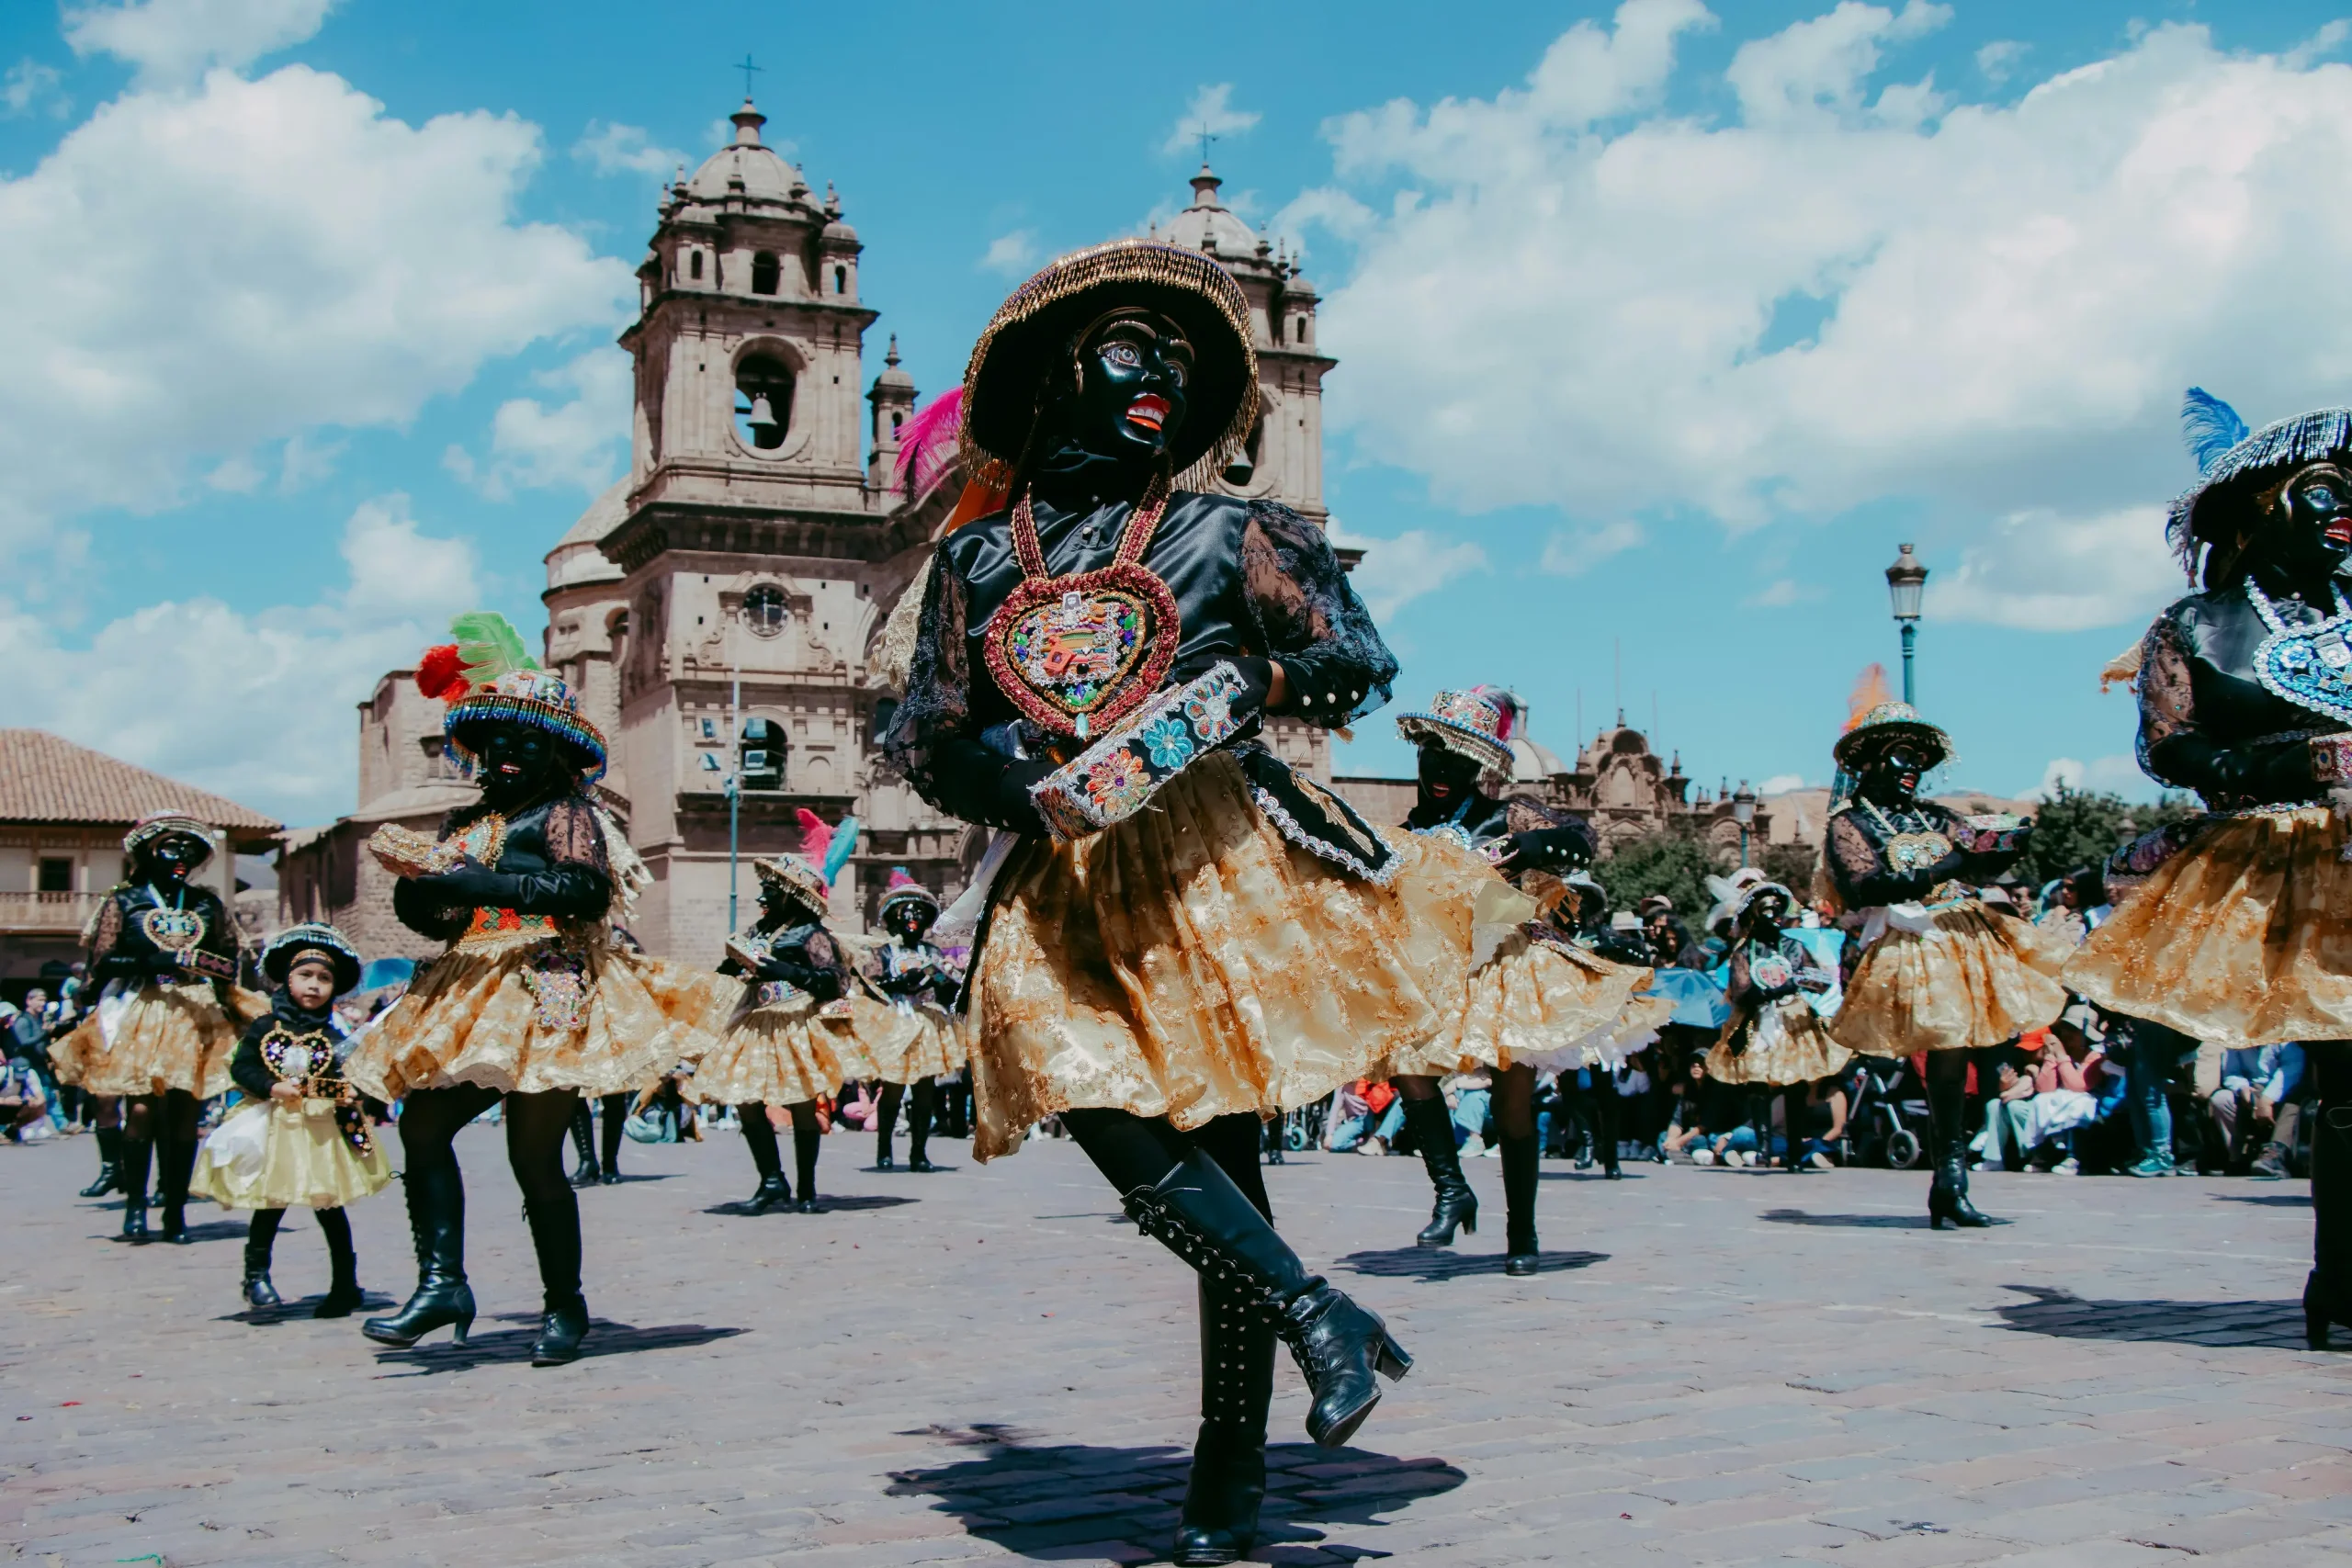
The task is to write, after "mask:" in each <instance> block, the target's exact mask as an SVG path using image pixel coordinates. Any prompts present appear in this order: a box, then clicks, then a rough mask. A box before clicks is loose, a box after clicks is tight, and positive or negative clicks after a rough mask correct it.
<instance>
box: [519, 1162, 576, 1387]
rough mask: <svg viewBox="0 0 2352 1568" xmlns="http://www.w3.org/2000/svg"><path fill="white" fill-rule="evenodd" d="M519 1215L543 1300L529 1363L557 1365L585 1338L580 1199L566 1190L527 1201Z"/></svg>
mask: <svg viewBox="0 0 2352 1568" xmlns="http://www.w3.org/2000/svg"><path fill="white" fill-rule="evenodd" d="M523 1217H524V1219H526V1221H528V1222H529V1224H530V1226H531V1250H532V1251H534V1252H536V1253H537V1254H538V1258H539V1289H540V1292H541V1293H542V1299H543V1302H544V1304H545V1310H544V1311H543V1312H542V1313H541V1314H539V1337H538V1338H537V1340H536V1341H534V1342H533V1343H532V1346H531V1365H533V1366H535V1367H560V1366H562V1365H563V1364H564V1363H565V1362H567V1361H576V1360H578V1359H580V1342H581V1341H582V1339H584V1338H586V1337H588V1301H587V1298H586V1297H584V1296H582V1294H581V1293H580V1201H579V1200H578V1199H577V1198H574V1197H573V1196H572V1195H571V1190H570V1189H569V1188H567V1189H564V1190H562V1191H560V1193H558V1194H556V1195H554V1196H552V1197H549V1198H547V1199H544V1200H541V1199H536V1198H534V1199H526V1200H524V1203H523Z"/></svg>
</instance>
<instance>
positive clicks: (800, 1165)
mask: <svg viewBox="0 0 2352 1568" xmlns="http://www.w3.org/2000/svg"><path fill="white" fill-rule="evenodd" d="M824 1147H825V1135H824V1134H822V1133H820V1132H818V1131H817V1117H816V1113H815V1112H814V1111H809V1112H808V1113H806V1114H804V1115H796V1116H794V1117H793V1119H792V1164H793V1168H794V1169H795V1171H797V1173H798V1175H799V1177H800V1201H799V1202H797V1203H795V1204H794V1205H793V1209H794V1211H795V1212H796V1213H803V1214H818V1213H823V1212H824V1210H823V1208H822V1206H821V1205H820V1204H819V1203H818V1201H817V1156H818V1155H820V1154H821V1153H822V1152H823V1151H824Z"/></svg>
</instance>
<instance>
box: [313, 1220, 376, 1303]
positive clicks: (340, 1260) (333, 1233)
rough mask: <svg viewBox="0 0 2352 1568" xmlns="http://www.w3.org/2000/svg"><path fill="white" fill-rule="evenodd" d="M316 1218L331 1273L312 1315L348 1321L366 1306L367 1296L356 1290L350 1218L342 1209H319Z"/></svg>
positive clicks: (356, 1256) (356, 1265) (356, 1262)
mask: <svg viewBox="0 0 2352 1568" xmlns="http://www.w3.org/2000/svg"><path fill="white" fill-rule="evenodd" d="M318 1215H319V1230H320V1232H321V1234H322V1235H325V1237H326V1238H327V1265H328V1267H329V1268H330V1269H333V1270H334V1279H333V1280H332V1281H331V1282H330V1283H329V1284H328V1286H327V1293H326V1295H325V1296H324V1297H323V1298H322V1300H321V1301H320V1303H319V1304H318V1305H316V1306H314V1307H312V1308H311V1316H312V1317H349V1316H350V1315H351V1314H353V1313H354V1312H356V1311H357V1310H358V1309H359V1308H360V1307H363V1306H365V1305H367V1304H368V1296H367V1292H363V1291H362V1290H360V1288H359V1253H358V1251H357V1249H356V1248H355V1247H353V1246H352V1245H351V1216H350V1215H348V1214H346V1213H344V1212H343V1211H342V1210H341V1209H321V1210H320V1211H318Z"/></svg>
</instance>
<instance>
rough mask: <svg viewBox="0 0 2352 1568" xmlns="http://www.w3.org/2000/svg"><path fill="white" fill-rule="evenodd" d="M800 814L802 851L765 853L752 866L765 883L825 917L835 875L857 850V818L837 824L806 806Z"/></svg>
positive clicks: (818, 917) (814, 914)
mask: <svg viewBox="0 0 2352 1568" xmlns="http://www.w3.org/2000/svg"><path fill="white" fill-rule="evenodd" d="M797 815H798V821H799V823H800V850H799V852H798V853H797V854H781V855H768V856H762V857H761V858H759V859H756V860H754V861H752V871H754V872H755V873H757V874H758V875H759V878H760V885H761V886H763V887H766V888H772V889H774V890H775V891H776V892H778V893H781V894H783V895H784V896H785V897H786V898H788V899H790V900H791V901H792V902H793V903H795V904H797V905H798V906H799V907H800V908H801V909H802V910H803V911H804V912H805V913H807V914H808V916H809V919H815V920H821V919H824V918H825V916H826V914H827V912H828V907H829V906H830V905H831V901H832V888H833V879H834V878H835V877H837V876H839V875H840V874H841V871H842V867H843V866H845V865H847V864H848V863H849V857H850V856H851V855H852V854H854V852H856V850H857V834H858V826H857V818H854V817H844V818H842V821H841V826H840V827H838V828H836V827H833V826H831V824H829V823H828V822H826V820H825V819H824V818H821V817H820V816H818V815H817V814H816V813H815V812H813V811H811V810H809V808H808V807H805V806H804V807H800V808H799V812H798V814H797Z"/></svg>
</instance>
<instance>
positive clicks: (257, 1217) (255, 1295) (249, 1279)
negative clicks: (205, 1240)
mask: <svg viewBox="0 0 2352 1568" xmlns="http://www.w3.org/2000/svg"><path fill="white" fill-rule="evenodd" d="M285 1218H286V1211H285V1210H283V1209H255V1210H254V1217H253V1221H252V1223H251V1224H247V1225H246V1227H245V1281H244V1283H243V1285H242V1286H240V1287H238V1288H239V1290H240V1291H242V1292H243V1295H244V1298H245V1304H246V1305H247V1306H249V1307H274V1306H282V1305H284V1304H285V1303H284V1301H283V1299H282V1298H281V1297H279V1295H278V1293H277V1286H275V1285H273V1284H271V1283H270V1282H269V1254H270V1249H271V1247H272V1246H273V1245H274V1244H275V1243H276V1242H277V1226H278V1222H280V1221H281V1220H283V1219H285Z"/></svg>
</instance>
